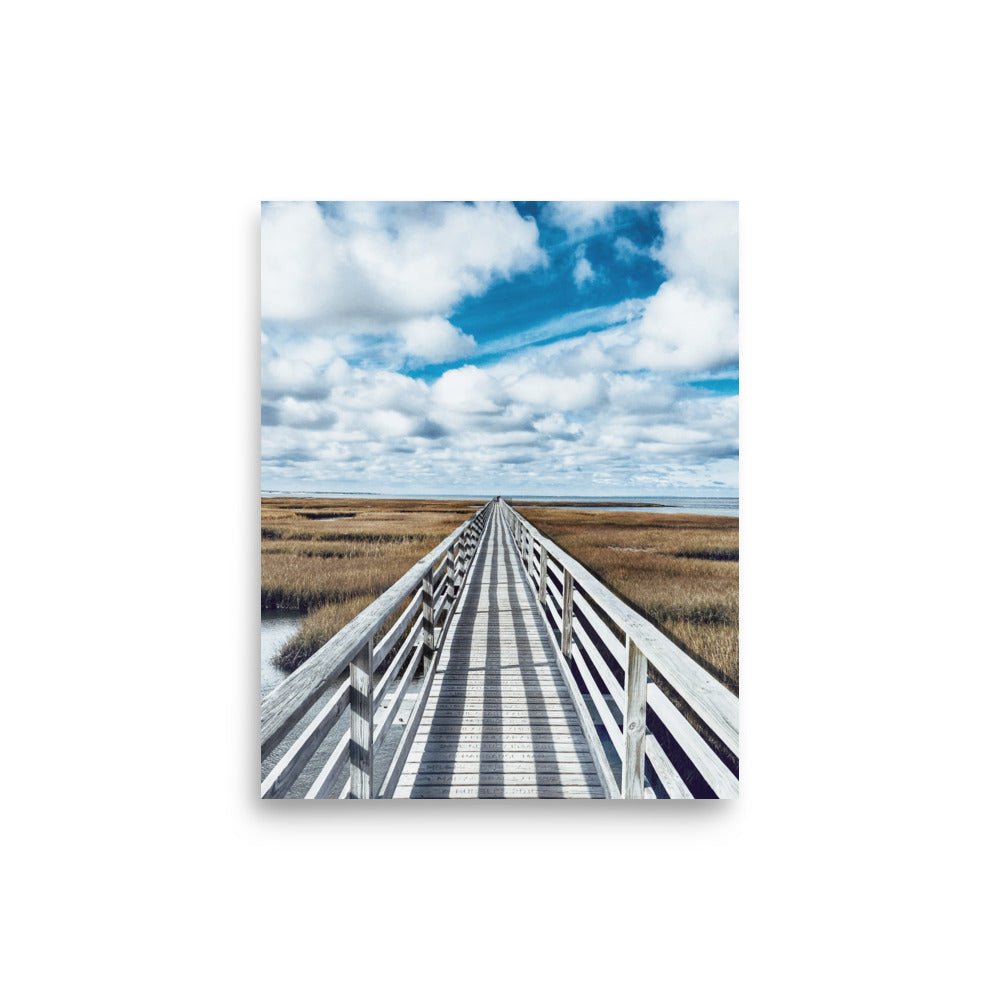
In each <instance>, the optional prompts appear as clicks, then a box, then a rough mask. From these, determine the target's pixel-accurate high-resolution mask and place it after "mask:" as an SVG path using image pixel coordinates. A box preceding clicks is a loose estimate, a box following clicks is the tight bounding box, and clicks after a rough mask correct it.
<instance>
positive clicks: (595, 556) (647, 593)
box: [515, 505, 740, 694]
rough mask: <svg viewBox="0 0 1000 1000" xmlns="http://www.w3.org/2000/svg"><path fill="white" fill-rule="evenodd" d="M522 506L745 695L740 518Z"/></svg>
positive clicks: (544, 529) (549, 533)
mask: <svg viewBox="0 0 1000 1000" xmlns="http://www.w3.org/2000/svg"><path fill="white" fill-rule="evenodd" d="M515 506H517V509H518V511H519V513H520V514H522V516H524V517H526V518H527V519H528V520H529V521H530V522H531V523H532V524H533V525H534V526H535V527H536V528H538V529H539V530H540V531H541V532H543V534H545V535H547V536H548V537H549V538H551V539H552V540H553V541H554V542H555V543H556V544H557V545H560V546H561V547H562V548H564V549H565V550H566V551H567V552H568V553H569V554H570V555H571V556H573V558H575V559H577V560H579V561H580V562H581V563H583V564H584V565H585V566H586V567H587V568H588V569H590V571H591V572H592V573H593V574H594V575H595V576H596V577H597V578H598V579H599V580H600V581H601V582H602V583H603V584H604V585H605V586H606V587H608V588H609V589H610V590H612V591H613V592H614V593H615V594H617V595H618V596H619V597H621V598H622V599H623V600H624V601H626V603H628V604H631V605H632V607H634V608H635V609H636V610H637V611H640V612H641V613H642V614H644V615H646V617H648V618H650V619H651V620H652V621H654V622H655V623H656V624H657V625H658V626H659V628H660V629H661V630H662V631H663V632H664V633H665V634H666V635H667V636H669V637H670V638H671V639H673V640H674V641H675V642H676V643H677V644H678V645H680V646H681V647H682V648H683V649H685V650H686V651H687V652H688V653H690V654H691V655H692V656H693V657H694V658H695V659H696V660H697V661H698V662H699V663H700V664H701V665H702V666H703V667H704V668H705V669H706V670H708V671H709V672H710V673H711V674H712V675H713V676H715V677H717V678H718V679H719V680H720V681H721V682H722V683H723V684H725V685H726V686H727V687H728V688H730V690H732V691H733V692H735V693H737V694H738V693H739V613H740V611H739V518H737V517H708V516H704V515H696V514H660V513H652V512H649V511H607V510H600V509H591V510H565V509H558V508H549V507H531V506H518V505H515Z"/></svg>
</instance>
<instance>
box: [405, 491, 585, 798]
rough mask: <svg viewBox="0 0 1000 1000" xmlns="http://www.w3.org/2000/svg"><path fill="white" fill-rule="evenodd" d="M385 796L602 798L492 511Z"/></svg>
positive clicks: (524, 582)
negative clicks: (409, 742) (390, 792)
mask: <svg viewBox="0 0 1000 1000" xmlns="http://www.w3.org/2000/svg"><path fill="white" fill-rule="evenodd" d="M395 797H396V798H470V797H472V798H475V797H478V798H603V797H604V793H603V791H602V788H601V783H600V781H599V779H598V776H597V768H596V766H595V764H594V760H593V758H592V756H591V753H590V750H589V748H588V746H587V742H586V740H585V738H584V735H583V729H582V727H581V725H580V720H579V718H578V717H577V714H576V710H575V709H574V707H573V703H572V701H571V699H570V695H569V690H568V688H567V687H566V684H565V681H564V680H563V677H562V674H561V673H560V670H559V666H558V663H557V662H556V654H555V649H554V648H553V645H552V642H551V640H550V639H549V637H548V635H547V634H546V632H545V628H544V625H543V623H542V616H541V612H540V611H539V609H538V604H537V602H536V600H535V596H534V594H533V593H532V591H531V588H530V586H529V582H528V578H527V574H526V573H525V571H524V568H523V566H522V565H521V563H520V561H519V559H518V557H517V552H516V550H515V546H514V544H513V539H512V538H511V533H510V529H509V528H508V527H507V525H506V524H505V523H504V522H503V520H502V518H501V517H500V516H499V511H498V510H497V509H496V508H494V510H493V512H492V514H491V516H490V519H489V522H488V524H487V527H486V531H485V534H484V536H483V540H482V542H481V543H480V547H479V550H478V552H477V554H476V559H475V561H474V563H473V566H472V569H471V572H470V575H469V580H468V583H467V584H466V587H465V589H464V591H463V593H462V597H461V599H460V600H459V603H458V608H457V610H456V613H455V618H454V620H453V622H452V624H451V627H450V629H449V631H448V635H447V638H446V639H445V642H444V645H443V648H442V650H441V659H440V662H439V664H438V668H437V673H436V676H435V677H434V681H433V684H432V687H431V690H430V696H429V699H428V702H427V708H426V710H425V713H424V716H423V718H422V720H421V723H420V726H419V727H418V729H417V732H416V737H415V739H414V742H413V746H412V748H411V750H410V754H409V756H408V758H407V760H406V763H405V765H404V767H403V771H402V776H401V777H400V780H399V783H398V785H397V786H396V792H395Z"/></svg>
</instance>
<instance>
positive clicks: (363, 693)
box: [350, 639, 374, 799]
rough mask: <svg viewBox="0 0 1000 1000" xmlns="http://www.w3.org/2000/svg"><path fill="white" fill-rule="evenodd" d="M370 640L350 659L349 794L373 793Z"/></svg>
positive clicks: (362, 796) (363, 795)
mask: <svg viewBox="0 0 1000 1000" xmlns="http://www.w3.org/2000/svg"><path fill="white" fill-rule="evenodd" d="M373 687H374V685H373V683H372V642H371V639H369V640H368V644H367V645H366V646H365V647H364V649H363V650H362V651H361V652H360V653H359V654H358V655H357V656H356V657H355V658H354V659H353V660H351V753H350V759H351V798H352V799H370V798H371V797H372V763H373V760H374V758H373V756H372V688H373Z"/></svg>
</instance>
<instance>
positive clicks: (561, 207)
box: [546, 201, 616, 237]
mask: <svg viewBox="0 0 1000 1000" xmlns="http://www.w3.org/2000/svg"><path fill="white" fill-rule="evenodd" d="M615 204H616V203H615V202H613V201H551V202H549V204H548V205H547V206H546V217H547V218H548V221H549V222H550V223H552V225H554V226H558V227H559V228H560V229H564V230H565V231H566V232H567V233H568V234H569V235H570V236H573V237H576V236H581V235H583V234H584V233H589V232H593V231H594V230H595V229H598V228H600V227H601V226H604V225H606V224H607V223H608V222H609V221H610V220H611V218H612V217H613V216H614V213H615Z"/></svg>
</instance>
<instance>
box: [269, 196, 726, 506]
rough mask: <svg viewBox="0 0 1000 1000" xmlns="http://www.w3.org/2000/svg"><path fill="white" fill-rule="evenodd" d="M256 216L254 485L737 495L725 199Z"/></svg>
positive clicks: (377, 206)
mask: <svg viewBox="0 0 1000 1000" xmlns="http://www.w3.org/2000/svg"><path fill="white" fill-rule="evenodd" d="M261 214H262V219H261V261H262V267H261V315H262V325H261V487H262V488H263V489H271V490H284V489H287V490H331V491H374V492H385V493H393V492H403V493H430V494H434V493H442V494H444V493H465V492H469V493H482V494H495V493H533V494H567V495H572V494H583V495H601V494H611V495H650V496H653V495H661V494H677V495H685V494H687V495H713V494H722V495H736V494H737V492H738V452H739V430H738V393H739V367H738V335H737V329H738V308H739V306H738V264H737V261H738V245H737V243H738V241H737V225H738V220H737V206H736V203H734V202H677V203H667V202H664V203H660V202H637V203H624V202H617V203H616V202H499V203H498V202H488V203H483V202H476V203H470V202H410V203H388V202H374V203H362V202H341V203H326V202H323V203H316V202H292V203H288V202H284V203H265V204H264V205H263V206H262V209H261Z"/></svg>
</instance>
